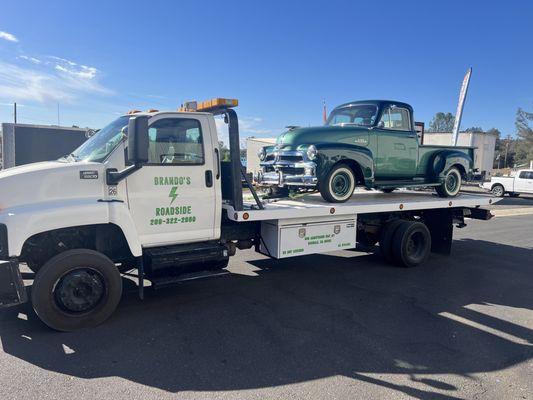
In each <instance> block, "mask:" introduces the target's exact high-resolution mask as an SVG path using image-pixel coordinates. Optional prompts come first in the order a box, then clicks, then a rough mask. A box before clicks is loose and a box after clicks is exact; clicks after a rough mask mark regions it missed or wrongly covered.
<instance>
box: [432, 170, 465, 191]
mask: <svg viewBox="0 0 533 400" xmlns="http://www.w3.org/2000/svg"><path fill="white" fill-rule="evenodd" d="M461 183H462V176H461V172H460V171H459V170H458V169H457V168H456V167H452V168H450V169H449V170H448V172H446V175H445V176H444V180H443V182H442V184H441V185H440V186H437V187H435V190H436V191H437V194H438V195H439V196H440V197H455V196H457V193H459V190H461Z"/></svg>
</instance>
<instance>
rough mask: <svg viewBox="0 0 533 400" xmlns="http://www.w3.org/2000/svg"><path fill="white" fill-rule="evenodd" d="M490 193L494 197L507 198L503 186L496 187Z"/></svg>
mask: <svg viewBox="0 0 533 400" xmlns="http://www.w3.org/2000/svg"><path fill="white" fill-rule="evenodd" d="M490 192H491V193H492V195H493V196H496V197H503V196H505V188H504V187H503V185H500V184H497V185H494V186H493V187H492V189H491V190H490Z"/></svg>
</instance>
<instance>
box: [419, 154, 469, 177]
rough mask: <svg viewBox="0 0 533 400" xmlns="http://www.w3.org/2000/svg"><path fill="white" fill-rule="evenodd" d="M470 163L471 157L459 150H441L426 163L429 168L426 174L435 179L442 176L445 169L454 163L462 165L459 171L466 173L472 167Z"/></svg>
mask: <svg viewBox="0 0 533 400" xmlns="http://www.w3.org/2000/svg"><path fill="white" fill-rule="evenodd" d="M472 164H473V160H472V158H471V157H470V156H469V155H467V154H465V153H463V152H461V151H456V150H442V151H439V152H437V153H436V154H435V155H434V156H433V159H432V160H431V162H430V163H429V164H428V166H429V168H430V171H428V175H429V176H433V177H434V178H435V179H441V178H444V174H445V173H446V171H448V170H449V169H450V168H451V167H452V166H454V165H459V166H460V167H462V169H463V171H461V172H462V173H464V174H466V175H467V174H468V173H469V172H470V171H471V169H472Z"/></svg>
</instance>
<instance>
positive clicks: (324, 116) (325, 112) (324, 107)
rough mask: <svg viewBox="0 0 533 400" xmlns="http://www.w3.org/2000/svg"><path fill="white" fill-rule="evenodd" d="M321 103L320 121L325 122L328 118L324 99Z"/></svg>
mask: <svg viewBox="0 0 533 400" xmlns="http://www.w3.org/2000/svg"><path fill="white" fill-rule="evenodd" d="M322 105H323V110H322V122H324V124H325V123H326V121H327V120H328V113H327V110H326V100H322Z"/></svg>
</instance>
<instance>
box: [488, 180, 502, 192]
mask: <svg viewBox="0 0 533 400" xmlns="http://www.w3.org/2000/svg"><path fill="white" fill-rule="evenodd" d="M496 186H501V187H502V188H503V190H504V191H505V187H504V186H503V185H502V184H501V183H499V182H496V183H495V184H494V185H492V186H491V187H490V190H492V189H494V188H495V187H496Z"/></svg>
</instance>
